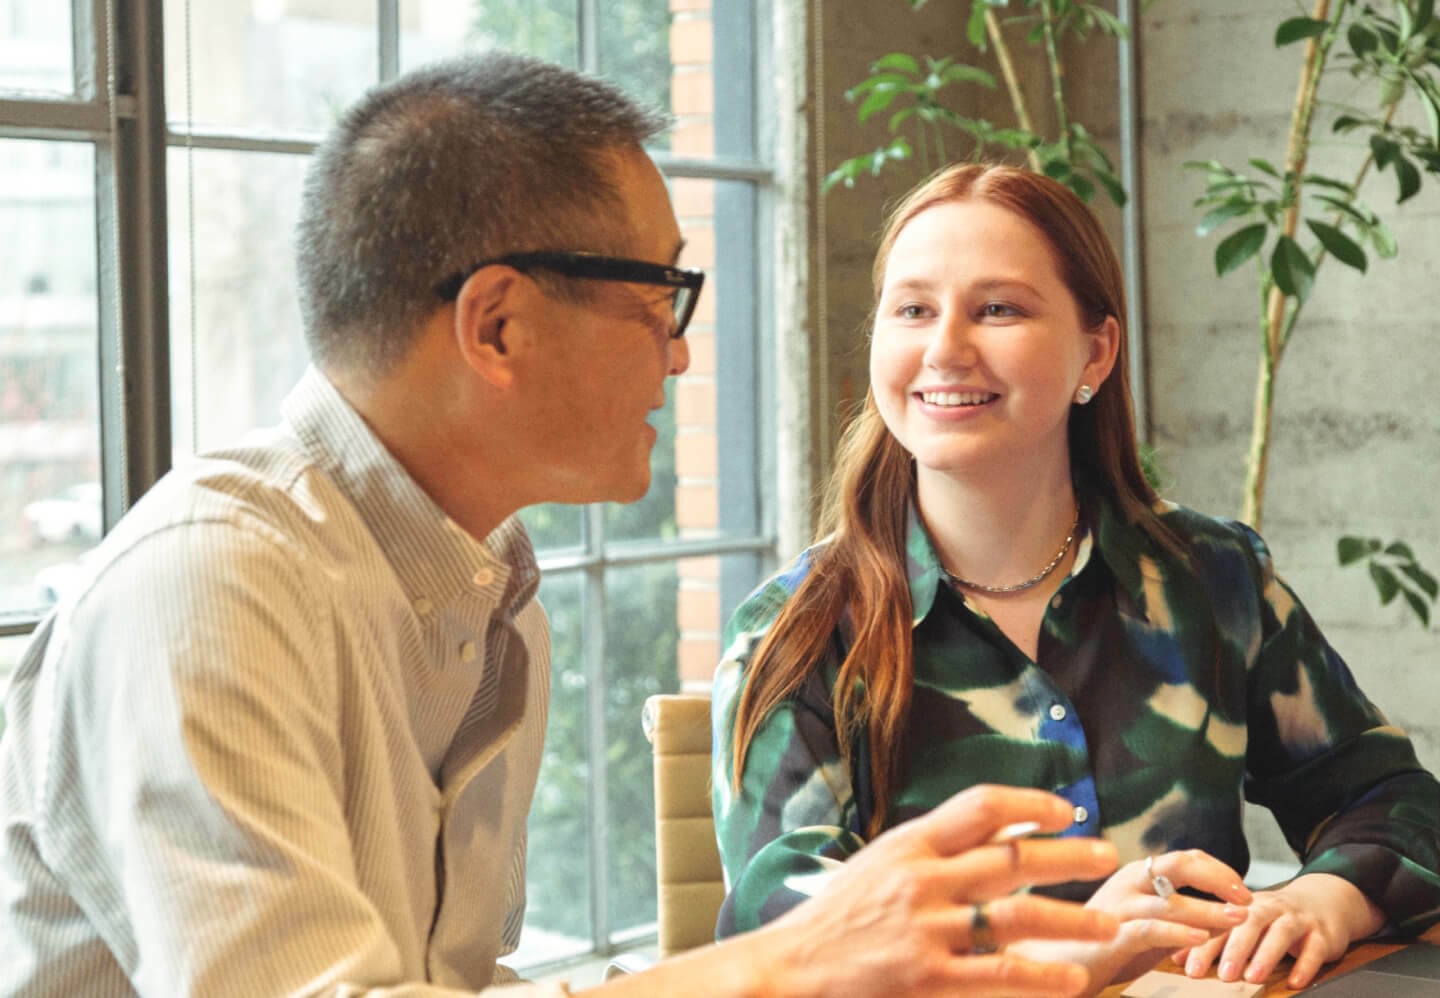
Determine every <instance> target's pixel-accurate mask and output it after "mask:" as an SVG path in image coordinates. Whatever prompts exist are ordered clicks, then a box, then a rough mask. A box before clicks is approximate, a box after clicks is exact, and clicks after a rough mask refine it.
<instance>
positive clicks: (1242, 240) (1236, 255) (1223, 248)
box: [1215, 222, 1269, 277]
mask: <svg viewBox="0 0 1440 998" xmlns="http://www.w3.org/2000/svg"><path fill="white" fill-rule="evenodd" d="M1268 231H1269V229H1268V227H1267V226H1266V225H1265V223H1264V222H1256V223H1255V224H1254V225H1247V226H1245V228H1243V229H1240V230H1239V231H1238V232H1232V233H1231V234H1230V235H1228V236H1226V237H1225V238H1224V239H1222V240H1221V241H1220V245H1219V246H1216V247H1215V275H1216V276H1217V277H1224V276H1225V275H1226V274H1228V273H1230V271H1232V270H1234V269H1235V268H1236V267H1238V266H1240V265H1241V264H1242V263H1244V262H1245V261H1246V260H1248V259H1250V258H1251V257H1252V256H1254V255H1255V254H1256V253H1259V252H1260V247H1261V246H1264V245H1265V235H1266V233H1267V232H1268Z"/></svg>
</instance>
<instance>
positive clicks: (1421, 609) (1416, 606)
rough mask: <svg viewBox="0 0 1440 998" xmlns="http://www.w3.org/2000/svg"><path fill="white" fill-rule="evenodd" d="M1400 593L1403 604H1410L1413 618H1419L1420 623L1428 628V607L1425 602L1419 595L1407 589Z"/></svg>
mask: <svg viewBox="0 0 1440 998" xmlns="http://www.w3.org/2000/svg"><path fill="white" fill-rule="evenodd" d="M1400 592H1401V593H1402V594H1403V595H1404V597H1405V602H1406V603H1409V604H1410V609H1412V610H1414V611H1415V616H1417V617H1419V618H1420V623H1421V624H1422V625H1424V626H1425V627H1429V626H1430V607H1429V605H1428V604H1427V603H1426V602H1425V600H1424V599H1422V598H1421V597H1420V596H1419V594H1417V593H1413V592H1411V591H1410V590H1408V589H1402V590H1400Z"/></svg>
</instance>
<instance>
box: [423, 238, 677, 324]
mask: <svg viewBox="0 0 1440 998" xmlns="http://www.w3.org/2000/svg"><path fill="white" fill-rule="evenodd" d="M493 266H502V267H514V268H515V269H516V270H518V271H520V272H521V273H522V274H523V273H525V272H526V271H529V270H547V271H549V272H551V273H552V274H559V275H560V276H561V277H575V278H580V279H582V280H590V281H614V282H617V283H623V284H645V285H649V286H652V287H661V288H673V289H674V290H675V298H674V315H675V329H674V331H673V332H672V333H671V334H670V338H671V339H672V340H678V339H679V338H680V337H682V336H684V335H685V329H686V327H687V326H689V325H690V319H691V317H693V316H694V314H695V305H696V303H697V302H699V300H700V289H701V288H703V287H704V286H705V271H703V270H698V269H693V268H689V267H672V266H669V265H667V264H663V263H652V262H650V261H649V260H632V259H630V258H628V257H621V256H605V255H604V254H602V253H591V252H588V251H586V250H535V251H532V252H528V253H507V254H506V255H504V256H497V257H492V258H490V259H489V260H482V261H481V262H479V263H477V264H474V265H473V266H471V267H470V268H469V269H468V270H464V271H459V272H457V273H454V274H451V275H450V276H449V277H447V278H446V279H445V280H443V281H441V282H440V283H439V284H437V285H436V286H435V293H436V294H437V295H439V296H440V297H441V298H442V299H444V300H445V301H454V300H455V299H456V298H457V297H459V295H460V288H461V287H462V286H463V285H464V284H465V282H466V281H467V280H469V279H470V276H471V275H472V274H474V273H475V272H476V271H478V270H483V269H484V268H485V267H493Z"/></svg>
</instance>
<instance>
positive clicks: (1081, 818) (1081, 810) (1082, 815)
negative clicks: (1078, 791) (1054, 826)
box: [1075, 804, 1090, 825]
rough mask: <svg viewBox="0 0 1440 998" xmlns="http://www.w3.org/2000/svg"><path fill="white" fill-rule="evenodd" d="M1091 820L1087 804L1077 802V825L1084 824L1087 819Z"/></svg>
mask: <svg viewBox="0 0 1440 998" xmlns="http://www.w3.org/2000/svg"><path fill="white" fill-rule="evenodd" d="M1089 820H1090V812H1089V811H1088V810H1087V809H1086V807H1085V805H1084V804H1076V805H1075V824H1077V825H1083V824H1085V822H1087V821H1089Z"/></svg>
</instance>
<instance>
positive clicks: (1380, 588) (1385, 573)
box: [1370, 561, 1400, 606]
mask: <svg viewBox="0 0 1440 998" xmlns="http://www.w3.org/2000/svg"><path fill="white" fill-rule="evenodd" d="M1370 581H1371V582H1374V583H1375V591H1376V592H1378V593H1379V594H1380V605H1381V606H1389V605H1390V601H1391V600H1393V599H1394V598H1395V597H1396V596H1397V595H1398V594H1399V592H1400V582H1399V580H1397V579H1396V578H1395V573H1394V572H1392V571H1390V569H1388V568H1386V567H1385V566H1384V565H1377V564H1375V562H1373V561H1372V562H1371V563H1370Z"/></svg>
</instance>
